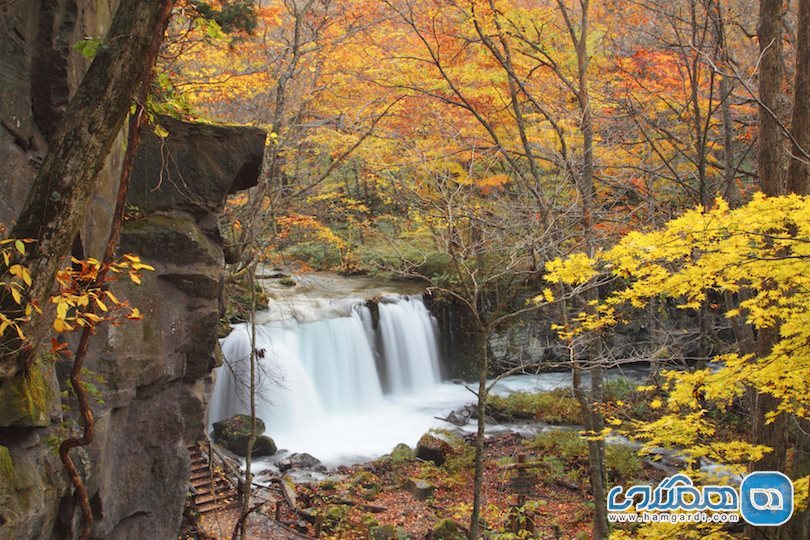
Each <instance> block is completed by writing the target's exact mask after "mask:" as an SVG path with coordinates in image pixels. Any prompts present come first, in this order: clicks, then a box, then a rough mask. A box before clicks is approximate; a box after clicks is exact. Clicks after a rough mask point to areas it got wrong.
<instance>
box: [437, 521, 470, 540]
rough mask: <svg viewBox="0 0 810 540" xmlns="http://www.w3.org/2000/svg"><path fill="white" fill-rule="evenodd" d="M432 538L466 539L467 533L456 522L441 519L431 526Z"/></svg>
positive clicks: (443, 539) (441, 539)
mask: <svg viewBox="0 0 810 540" xmlns="http://www.w3.org/2000/svg"><path fill="white" fill-rule="evenodd" d="M433 538H435V539H436V540H467V535H466V534H464V530H463V529H462V528H461V527H460V526H459V524H458V523H456V522H455V521H453V520H452V519H446V518H445V519H441V520H439V521H438V522H437V523H436V525H435V526H434V527H433Z"/></svg>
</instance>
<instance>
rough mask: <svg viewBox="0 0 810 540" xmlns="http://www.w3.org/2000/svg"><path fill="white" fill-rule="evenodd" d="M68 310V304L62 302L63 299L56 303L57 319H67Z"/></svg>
mask: <svg viewBox="0 0 810 540" xmlns="http://www.w3.org/2000/svg"><path fill="white" fill-rule="evenodd" d="M67 311H68V305H67V303H66V302H61V301H60V302H59V303H58V304H57V305H56V317H57V320H60V319H61V320H63V321H64V320H65V318H66V317H67ZM57 332H59V330H57Z"/></svg>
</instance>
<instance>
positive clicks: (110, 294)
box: [104, 291, 121, 304]
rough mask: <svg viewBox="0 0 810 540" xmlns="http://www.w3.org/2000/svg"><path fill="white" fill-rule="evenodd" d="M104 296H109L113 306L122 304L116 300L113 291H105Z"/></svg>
mask: <svg viewBox="0 0 810 540" xmlns="http://www.w3.org/2000/svg"><path fill="white" fill-rule="evenodd" d="M104 294H106V295H107V298H109V299H110V302H112V303H113V304H120V303H121V302H119V301H118V298H116V297H115V295H114V294H113V293H112V292H111V291H104Z"/></svg>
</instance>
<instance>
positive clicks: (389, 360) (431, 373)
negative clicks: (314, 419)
mask: <svg viewBox="0 0 810 540" xmlns="http://www.w3.org/2000/svg"><path fill="white" fill-rule="evenodd" d="M379 308H380V333H381V337H382V349H383V358H384V359H385V375H386V377H387V382H388V388H389V389H390V390H391V392H393V393H398V394H402V393H413V392H420V391H423V390H426V389H430V388H431V387H432V386H434V385H435V384H436V383H437V382H439V349H438V346H437V343H436V329H435V326H434V324H435V323H434V319H433V317H431V316H430V313H429V312H428V310H427V308H425V304H424V303H423V302H422V301H421V299H420V298H417V297H408V298H405V299H404V300H401V301H398V302H393V303H386V302H382V303H380V304H379Z"/></svg>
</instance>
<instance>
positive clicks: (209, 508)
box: [197, 500, 239, 514]
mask: <svg viewBox="0 0 810 540" xmlns="http://www.w3.org/2000/svg"><path fill="white" fill-rule="evenodd" d="M238 507H239V501H237V500H234V501H233V502H229V503H226V504H221V503H208V504H203V505H199V506H197V512H199V513H200V514H207V513H209V512H218V511H220V510H226V509H228V508H238Z"/></svg>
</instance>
